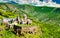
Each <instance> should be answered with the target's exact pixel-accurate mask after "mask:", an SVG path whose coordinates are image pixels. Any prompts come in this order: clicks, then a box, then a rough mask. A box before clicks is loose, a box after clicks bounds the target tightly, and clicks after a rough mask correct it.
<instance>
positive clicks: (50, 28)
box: [0, 3, 60, 38]
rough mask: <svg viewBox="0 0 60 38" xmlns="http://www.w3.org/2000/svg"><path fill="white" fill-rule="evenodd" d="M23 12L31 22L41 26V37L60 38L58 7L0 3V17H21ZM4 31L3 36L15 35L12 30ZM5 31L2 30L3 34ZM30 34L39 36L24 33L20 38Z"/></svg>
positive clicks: (59, 12)
mask: <svg viewBox="0 0 60 38" xmlns="http://www.w3.org/2000/svg"><path fill="white" fill-rule="evenodd" d="M23 14H26V15H27V17H28V18H30V19H32V21H33V23H35V24H36V25H37V26H40V27H41V32H42V37H41V38H60V8H55V7H47V6H43V7H37V6H31V5H26V4H25V5H19V4H8V3H0V19H2V18H3V17H6V18H15V17H16V16H20V17H21V18H22V16H23ZM5 32H6V35H5V36H2V37H3V38H4V37H5V38H14V37H17V36H16V35H14V34H13V33H12V32H9V31H5ZM5 32H4V31H3V33H4V34H5ZM8 33H9V34H8ZM10 33H11V34H10ZM7 34H8V35H7ZM8 36H9V37H8ZM30 36H31V38H40V36H38V35H37V36H36V37H33V36H32V35H29V36H28V35H26V36H24V37H22V38H25V37H26V38H29V37H30Z"/></svg>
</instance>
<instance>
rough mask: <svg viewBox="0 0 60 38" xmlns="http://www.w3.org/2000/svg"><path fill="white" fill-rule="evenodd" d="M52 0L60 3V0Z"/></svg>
mask: <svg viewBox="0 0 60 38" xmlns="http://www.w3.org/2000/svg"><path fill="white" fill-rule="evenodd" d="M41 1H43V0H41ZM52 1H53V2H56V3H58V4H60V0H52Z"/></svg>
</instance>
